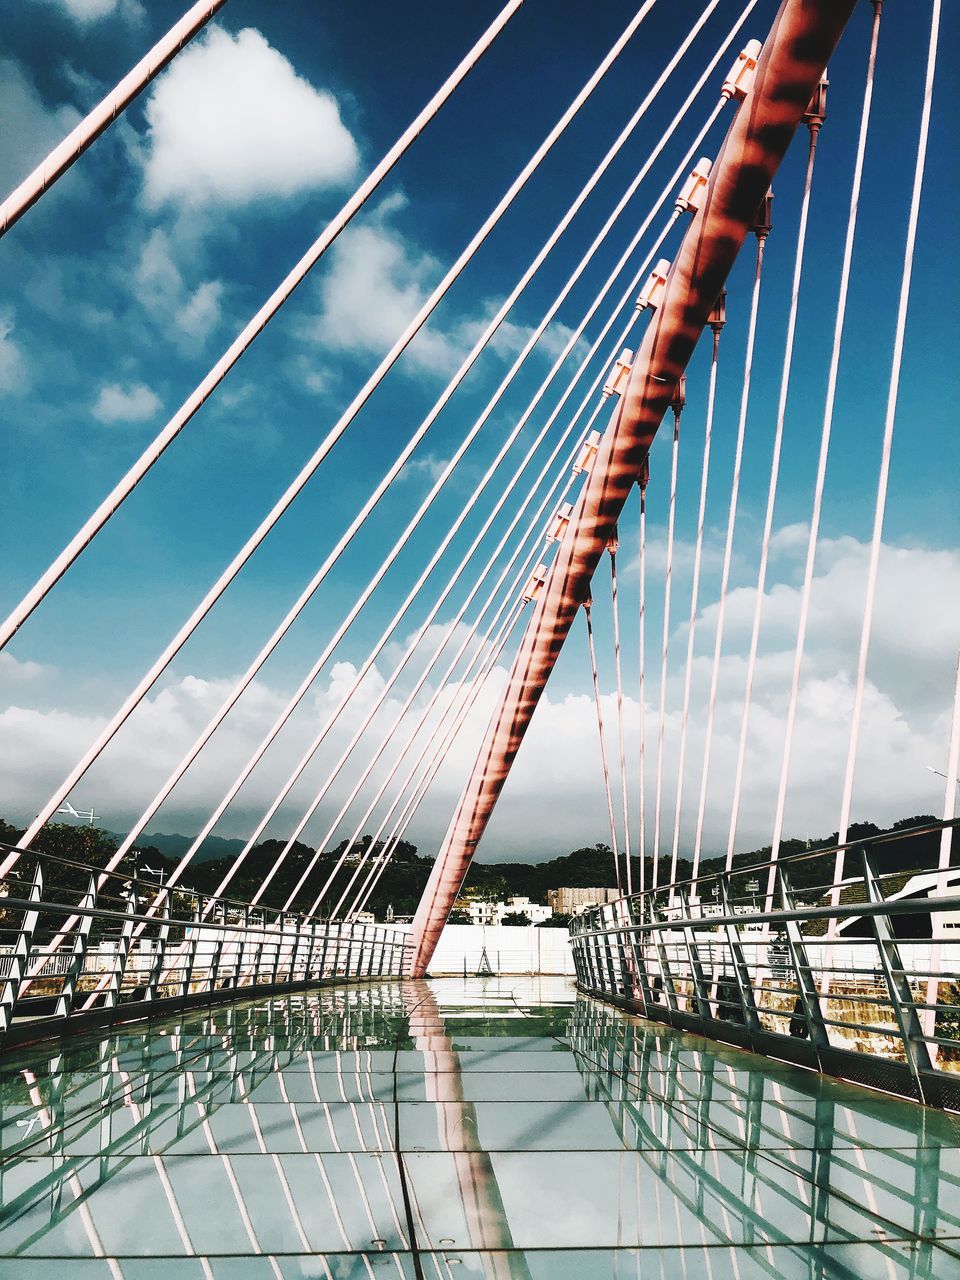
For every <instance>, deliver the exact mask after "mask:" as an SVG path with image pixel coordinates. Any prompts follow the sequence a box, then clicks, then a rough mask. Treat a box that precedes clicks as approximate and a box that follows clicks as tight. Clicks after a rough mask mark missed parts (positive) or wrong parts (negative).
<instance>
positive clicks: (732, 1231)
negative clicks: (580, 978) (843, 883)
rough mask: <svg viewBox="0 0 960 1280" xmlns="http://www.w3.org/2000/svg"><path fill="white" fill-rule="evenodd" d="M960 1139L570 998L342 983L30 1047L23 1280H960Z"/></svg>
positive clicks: (17, 1145)
mask: <svg viewBox="0 0 960 1280" xmlns="http://www.w3.org/2000/svg"><path fill="white" fill-rule="evenodd" d="M958 1132H960V1130H958V1126H957V1123H956V1118H955V1117H952V1116H950V1115H948V1114H946V1113H937V1112H933V1111H930V1110H929V1109H924V1108H920V1107H916V1106H914V1105H912V1104H910V1103H908V1102H903V1101H900V1100H898V1099H894V1098H888V1097H884V1096H883V1095H880V1094H877V1093H875V1092H867V1091H865V1090H860V1089H858V1088H857V1087H855V1086H853V1085H848V1084H844V1083H841V1082H838V1081H836V1080H832V1079H829V1078H827V1077H823V1076H818V1075H816V1074H815V1073H813V1072H808V1071H802V1070H799V1069H797V1068H795V1067H792V1066H789V1065H786V1064H783V1063H776V1062H769V1061H767V1060H765V1059H763V1058H761V1057H759V1056H758V1055H752V1054H747V1053H741V1052H739V1051H738V1050H736V1049H733V1048H730V1047H729V1046H719V1045H711V1044H710V1043H709V1042H708V1041H706V1040H704V1039H702V1038H700V1037H694V1036H685V1035H682V1034H681V1033H679V1032H676V1031H673V1030H670V1029H669V1028H666V1027H663V1026H660V1025H656V1024H652V1023H645V1022H644V1021H642V1020H641V1019H639V1018H635V1017H631V1016H628V1015H626V1014H624V1013H622V1012H620V1011H618V1010H616V1009H612V1008H609V1007H606V1006H603V1005H600V1004H598V1003H596V1002H595V1001H593V1000H587V999H583V998H580V997H577V996H576V993H575V992H574V990H573V989H572V988H571V987H570V986H568V985H566V984H565V983H563V982H557V981H555V982H552V983H551V982H547V981H546V980H542V979H530V980H525V979H517V980H511V981H510V982H509V983H508V982H507V981H505V980H498V979H492V980H485V979H471V980H468V981H466V982H464V981H462V980H456V981H438V982H427V983H396V982H385V983H382V984H371V985H370V986H366V987H363V988H351V989H349V990H347V989H340V990H337V989H334V988H325V989H323V990H321V991H317V992H313V993H298V994H297V995H294V996H290V997H288V998H273V999H270V1000H264V1001H257V1002H248V1003H245V1004H241V1005H236V1006H233V1007H222V1008H217V1009H210V1010H197V1011H194V1012H191V1013H189V1014H186V1015H184V1016H183V1017H182V1018H180V1019H173V1018H169V1017H167V1018H165V1019H164V1020H163V1021H162V1022H158V1023H155V1024H153V1025H143V1024H141V1025H138V1026H131V1027H127V1028H121V1029H117V1030H114V1031H112V1032H110V1033H108V1034H104V1035H100V1036H97V1035H93V1034H91V1035H87V1036H83V1037H78V1038H76V1039H75V1040H72V1041H70V1042H69V1043H67V1044H65V1045H63V1046H59V1047H56V1048H49V1047H48V1048H44V1047H43V1046H40V1045H34V1046H32V1047H30V1048H28V1049H25V1050H23V1051H21V1052H20V1054H19V1056H18V1055H17V1054H16V1053H13V1052H11V1053H10V1054H8V1055H7V1056H6V1057H5V1058H4V1059H3V1061H2V1063H0V1142H2V1150H3V1157H4V1158H3V1162H2V1164H0V1203H2V1216H0V1274H7V1273H8V1272H9V1273H10V1274H11V1275H13V1274H15V1275H16V1276H17V1278H18V1280H53V1277H57V1280H59V1277H60V1276H61V1275H63V1274H64V1264H65V1261H66V1260H69V1262H70V1267H71V1270H70V1272H69V1274H70V1275H71V1276H72V1277H75V1278H76V1280H107V1278H108V1277H109V1280H160V1277H163V1278H164V1280H200V1278H201V1277H206V1278H207V1280H210V1277H213V1280H235V1278H236V1280H278V1278H279V1280H305V1278H306V1277H323V1278H324V1280H354V1277H357V1278H358V1280H359V1277H364V1278H365V1280H370V1277H371V1276H372V1277H374V1280H376V1277H377V1276H380V1275H383V1276H391V1277H395V1278H396V1280H407V1278H409V1280H414V1277H416V1276H417V1275H418V1274H424V1275H428V1276H434V1275H436V1276H443V1277H454V1276H462V1277H471V1276H473V1277H478V1278H479V1277H483V1278H484V1280H494V1278H495V1280H501V1278H503V1277H514V1276H516V1277H519V1278H521V1280H567V1278H568V1277H569V1280H574V1278H576V1280H582V1278H584V1277H587V1278H590V1277H593V1276H597V1277H601V1276H623V1277H626V1276H629V1277H631V1280H637V1277H639V1280H648V1278H649V1280H673V1277H677V1280H680V1277H683V1278H684V1280H687V1277H692V1276H701V1275H704V1276H706V1275H709V1276H710V1277H711V1280H727V1278H729V1280H753V1278H754V1277H758V1278H759V1277H761V1276H764V1277H768V1276H769V1277H781V1278H782V1280H794V1278H795V1280H807V1277H809V1276H811V1275H817V1276H821V1277H823V1278H824V1280H828V1278H829V1277H834V1276H835V1277H838V1278H839V1277H844V1278H845V1280H850V1277H852V1276H866V1275H883V1276H886V1277H888V1278H890V1277H892V1280H900V1278H901V1277H903V1280H906V1278H907V1277H913V1276H920V1275H922V1276H924V1277H927V1278H928V1280H947V1278H948V1277H950V1278H951V1280H952V1278H953V1277H956V1276H958V1275H960V1141H958ZM398 1135H399V1143H398V1141H397V1137H398ZM411 1245H413V1246H414V1247H415V1249H416V1250H417V1251H418V1253H419V1254H420V1262H419V1271H418V1265H417V1263H416V1262H415V1259H414V1255H413V1252H412V1251H411Z"/></svg>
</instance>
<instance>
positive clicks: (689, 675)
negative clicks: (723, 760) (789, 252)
mask: <svg viewBox="0 0 960 1280" xmlns="http://www.w3.org/2000/svg"><path fill="white" fill-rule="evenodd" d="M719 354H720V330H719V328H715V329H714V331H713V356H712V358H711V361H710V381H709V386H708V389H707V416H706V422H705V425H704V431H703V462H702V464H701V471H700V505H699V508H698V511H697V536H696V542H695V545H694V549H693V580H692V583H691V586H690V619H689V622H688V624H687V658H686V664H685V667H684V675H683V708H682V711H681V713H680V746H679V752H678V762H677V796H676V803H675V805H674V810H673V847H672V849H671V854H670V886H671V897H670V906H673V886H674V885H675V884H676V881H677V858H678V856H679V851H680V814H681V812H682V809H683V775H684V768H685V765H686V759H687V725H688V723H689V719H690V695H691V687H692V683H693V650H694V644H695V640H696V631H697V615H698V613H699V608H700V604H699V601H700V571H701V568H702V565H703V534H704V528H705V524H706V516H707V484H708V480H709V475H710V444H711V441H712V439H713V413H714V406H715V404H716V398H717V363H718V357H719Z"/></svg>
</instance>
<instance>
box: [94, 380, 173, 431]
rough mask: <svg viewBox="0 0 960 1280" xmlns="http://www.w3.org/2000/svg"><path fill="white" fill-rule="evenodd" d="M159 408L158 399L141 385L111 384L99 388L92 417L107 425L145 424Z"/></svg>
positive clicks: (147, 388)
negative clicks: (116, 423)
mask: <svg viewBox="0 0 960 1280" xmlns="http://www.w3.org/2000/svg"><path fill="white" fill-rule="evenodd" d="M159 408H160V398H159V397H158V396H157V394H156V393H155V392H153V391H151V390H150V388H149V387H145V386H144V385H143V384H142V383H134V384H131V385H129V386H126V387H124V386H121V385H120V384H119V383H116V382H111V383H108V384H107V385H106V386H105V387H101V388H100V394H99V396H98V397H97V402H96V404H95V405H94V406H93V416H94V417H95V418H96V419H97V420H98V421H99V422H104V423H108V424H112V423H114V422H146V420H147V419H148V418H152V417H153V415H154V414H155V413H156V412H157V410H158V409H159Z"/></svg>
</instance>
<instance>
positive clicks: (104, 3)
mask: <svg viewBox="0 0 960 1280" xmlns="http://www.w3.org/2000/svg"><path fill="white" fill-rule="evenodd" d="M45 3H47V4H52V5H54V6H55V7H56V8H57V9H62V10H63V11H64V12H65V13H67V14H69V15H70V17H71V18H73V20H74V21H75V22H79V23H80V24H81V26H88V25H90V24H91V23H94V22H99V21H100V20H101V19H102V18H117V17H119V18H123V19H125V20H126V21H128V22H139V21H140V20H141V19H142V18H143V17H144V8H143V5H142V4H141V3H140V0H45Z"/></svg>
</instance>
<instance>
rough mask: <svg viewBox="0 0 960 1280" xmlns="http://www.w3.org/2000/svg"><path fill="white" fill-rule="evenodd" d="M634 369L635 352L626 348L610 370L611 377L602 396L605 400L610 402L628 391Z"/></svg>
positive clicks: (605, 384) (604, 387) (604, 386)
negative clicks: (631, 371)
mask: <svg viewBox="0 0 960 1280" xmlns="http://www.w3.org/2000/svg"><path fill="white" fill-rule="evenodd" d="M632 368H633V352H632V351H631V350H630V349H629V347H624V349H623V350H622V351H621V352H620V356H619V358H618V359H617V360H616V361H615V362H614V366H613V368H612V369H611V370H610V376H609V377H608V378H607V380H606V382H605V383H604V385H603V392H602V395H603V398H604V399H605V400H609V399H610V397H611V396H620V395H622V394H623V392H624V391H626V389H627V383H628V382H629V380H630V370H631V369H632Z"/></svg>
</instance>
